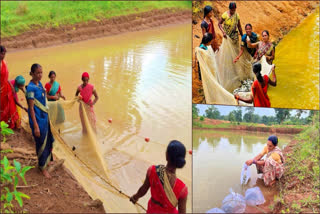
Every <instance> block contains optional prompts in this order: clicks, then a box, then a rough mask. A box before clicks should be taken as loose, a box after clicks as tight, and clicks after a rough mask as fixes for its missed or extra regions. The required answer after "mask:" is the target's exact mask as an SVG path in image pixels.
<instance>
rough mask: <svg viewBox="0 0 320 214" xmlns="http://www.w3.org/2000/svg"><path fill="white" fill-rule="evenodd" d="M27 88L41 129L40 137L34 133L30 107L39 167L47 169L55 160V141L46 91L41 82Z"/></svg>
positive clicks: (31, 126) (31, 83)
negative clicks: (53, 153) (50, 162)
mask: <svg viewBox="0 0 320 214" xmlns="http://www.w3.org/2000/svg"><path fill="white" fill-rule="evenodd" d="M26 88H27V95H26V96H27V100H29V99H32V100H34V113H35V116H36V120H37V123H38V126H39V129H40V137H36V136H35V135H34V128H33V125H34V124H33V121H32V119H31V114H30V108H29V109H28V115H29V124H30V128H31V130H32V134H33V137H34V140H35V141H36V150H37V156H38V161H39V168H40V169H45V168H46V166H47V164H48V163H49V161H50V160H51V161H52V160H53V157H52V146H53V142H54V138H53V135H52V133H51V129H50V122H49V117H48V107H47V105H46V104H47V103H46V99H47V98H46V91H45V90H44V88H43V87H42V84H41V82H39V84H38V85H36V84H34V83H33V82H30V83H29V85H28V86H27V87H26Z"/></svg>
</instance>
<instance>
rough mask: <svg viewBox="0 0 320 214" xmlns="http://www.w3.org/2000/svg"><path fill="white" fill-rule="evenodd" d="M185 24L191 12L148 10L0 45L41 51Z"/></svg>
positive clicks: (32, 33) (41, 32)
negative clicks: (66, 44) (42, 49)
mask: <svg viewBox="0 0 320 214" xmlns="http://www.w3.org/2000/svg"><path fill="white" fill-rule="evenodd" d="M185 22H189V23H191V10H180V11H178V10H177V9H161V10H151V11H148V12H143V13H138V14H131V15H127V16H118V17H113V18H110V19H102V20H100V21H88V22H83V23H78V24H74V25H65V26H60V27H59V28H39V29H34V30H31V31H28V32H25V33H22V34H21V35H18V36H11V37H5V38H1V42H0V43H1V44H2V45H4V46H5V47H6V48H7V49H8V50H9V51H10V50H19V49H25V48H28V49H30V48H41V47H49V46H53V45H59V44H64V43H73V42H78V41H83V40H88V39H95V38H99V37H105V36H113V35H117V34H121V33H126V32H132V31H140V30H146V29H149V28H155V27H160V26H165V25H172V24H180V23H185ZM35 28H37V26H35Z"/></svg>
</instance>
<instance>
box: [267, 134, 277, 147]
mask: <svg viewBox="0 0 320 214" xmlns="http://www.w3.org/2000/svg"><path fill="white" fill-rule="evenodd" d="M268 140H270V141H271V142H272V144H273V145H274V146H276V145H278V137H277V136H275V135H271V136H270V137H269V138H268Z"/></svg>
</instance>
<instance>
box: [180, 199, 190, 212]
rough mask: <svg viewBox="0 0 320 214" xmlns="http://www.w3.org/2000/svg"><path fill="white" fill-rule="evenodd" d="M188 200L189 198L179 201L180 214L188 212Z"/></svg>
mask: <svg viewBox="0 0 320 214" xmlns="http://www.w3.org/2000/svg"><path fill="white" fill-rule="evenodd" d="M187 198H188V196H186V197H184V198H181V199H179V201H178V211H179V213H186V212H187Z"/></svg>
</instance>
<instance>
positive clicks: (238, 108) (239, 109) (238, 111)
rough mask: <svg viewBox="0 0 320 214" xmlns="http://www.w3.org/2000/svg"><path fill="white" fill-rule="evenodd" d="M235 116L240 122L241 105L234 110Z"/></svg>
mask: <svg viewBox="0 0 320 214" xmlns="http://www.w3.org/2000/svg"><path fill="white" fill-rule="evenodd" d="M235 117H236V121H237V122H242V110H241V107H237V110H236V111H235Z"/></svg>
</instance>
